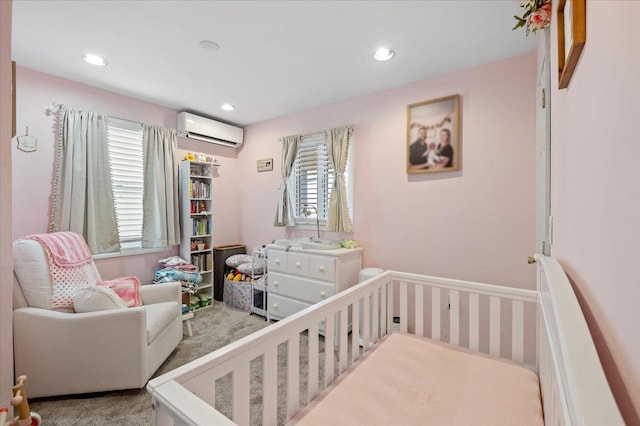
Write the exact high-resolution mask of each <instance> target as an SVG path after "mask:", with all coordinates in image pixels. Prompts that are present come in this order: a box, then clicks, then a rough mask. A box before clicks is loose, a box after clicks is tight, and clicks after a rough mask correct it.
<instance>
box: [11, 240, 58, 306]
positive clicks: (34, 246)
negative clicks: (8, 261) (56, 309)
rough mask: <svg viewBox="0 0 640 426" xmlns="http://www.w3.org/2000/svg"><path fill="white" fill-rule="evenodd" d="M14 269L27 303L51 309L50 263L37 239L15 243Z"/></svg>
mask: <svg viewBox="0 0 640 426" xmlns="http://www.w3.org/2000/svg"><path fill="white" fill-rule="evenodd" d="M13 271H14V273H15V275H16V277H17V278H18V281H19V282H20V288H21V289H22V294H23V295H24V298H25V300H26V301H27V304H28V305H29V306H31V307H33V308H42V309H51V299H52V298H53V292H52V285H51V276H50V275H49V263H48V260H47V255H46V253H45V252H44V249H43V248H42V246H41V245H40V244H39V243H38V242H37V241H34V240H18V241H15V242H14V243H13Z"/></svg>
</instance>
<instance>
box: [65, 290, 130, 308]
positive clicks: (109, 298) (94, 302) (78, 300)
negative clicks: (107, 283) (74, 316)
mask: <svg viewBox="0 0 640 426" xmlns="http://www.w3.org/2000/svg"><path fill="white" fill-rule="evenodd" d="M73 305H74V309H75V311H76V312H77V313H85V312H96V311H108V310H110V309H127V305H126V304H125V303H124V301H123V300H122V299H121V298H120V296H118V295H117V294H116V292H115V291H114V290H112V289H110V288H109V287H101V286H97V285H92V286H89V287H85V288H81V289H80V290H78V291H77V292H76V294H75V296H74V298H73Z"/></svg>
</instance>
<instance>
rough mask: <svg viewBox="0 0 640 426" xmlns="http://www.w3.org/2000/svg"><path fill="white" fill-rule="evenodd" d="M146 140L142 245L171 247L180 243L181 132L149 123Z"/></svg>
mask: <svg viewBox="0 0 640 426" xmlns="http://www.w3.org/2000/svg"><path fill="white" fill-rule="evenodd" d="M142 143H143V149H144V195H143V201H142V203H143V206H142V212H143V213H142V214H143V216H142V247H145V248H152V247H169V246H174V245H177V244H180V222H179V210H178V160H177V151H178V135H177V132H176V130H175V129H165V128H162V127H157V126H149V125H146V124H145V125H144V126H143V136H142Z"/></svg>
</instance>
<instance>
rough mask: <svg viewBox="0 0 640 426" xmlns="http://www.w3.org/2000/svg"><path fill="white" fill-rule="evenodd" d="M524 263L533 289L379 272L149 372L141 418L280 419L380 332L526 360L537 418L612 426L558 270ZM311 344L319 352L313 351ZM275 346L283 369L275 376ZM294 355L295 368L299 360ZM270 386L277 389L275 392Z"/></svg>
mask: <svg viewBox="0 0 640 426" xmlns="http://www.w3.org/2000/svg"><path fill="white" fill-rule="evenodd" d="M536 261H537V271H538V272H537V273H538V274H539V277H538V283H539V285H538V287H539V288H538V289H537V291H533V290H524V289H518V288H512V287H503V286H496V285H490V284H481V283H474V282H468V281H459V280H451V279H444V278H437V277H430V276H422V275H416V274H410V273H404V272H397V271H386V272H384V273H383V274H381V275H379V276H377V277H374V278H371V279H369V280H367V281H365V282H363V283H360V284H358V285H356V286H354V287H352V288H350V289H348V290H346V291H344V292H342V293H340V294H338V295H336V296H334V297H331V298H330V299H327V300H325V301H323V302H320V303H318V304H316V305H314V306H311V307H309V308H307V309H305V310H303V311H301V312H299V313H297V314H295V315H293V316H291V317H288V318H286V319H284V320H282V321H279V322H278V323H276V324H273V325H271V326H269V327H267V328H265V329H263V330H260V331H258V332H256V333H254V334H252V335H250V336H247V337H245V338H243V339H241V340H239V341H237V342H234V343H232V344H230V345H227V346H225V347H223V348H221V349H219V350H217V351H215V352H213V353H211V354H208V355H206V356H203V357H201V358H199V359H197V360H195V361H192V362H191V363H188V364H186V365H184V366H182V367H179V368H177V369H175V370H173V371H171V372H169V373H166V374H164V375H162V376H160V377H157V378H155V379H153V380H151V381H150V382H149V383H148V385H147V390H148V392H149V393H150V394H151V396H152V408H153V424H154V425H214V424H215V425H226V424H228V425H231V424H239V425H248V424H252V423H253V424H265V425H274V424H278V423H283V418H284V420H285V421H286V420H290V419H293V418H294V417H295V416H296V414H297V413H298V412H300V410H302V409H303V408H304V406H306V405H307V403H308V402H310V401H312V400H313V399H314V397H316V396H317V395H319V394H321V392H323V390H324V392H325V393H326V392H327V391H328V390H330V389H331V386H332V383H333V382H334V381H335V380H336V379H337V378H338V377H340V376H341V375H343V374H347V373H349V372H351V371H353V370H354V369H356V370H357V368H358V365H359V362H361V361H362V360H361V359H360V358H363V359H364V358H366V357H367V356H368V355H369V353H368V352H369V351H371V350H375V348H376V347H378V345H379V344H380V343H381V342H382V341H384V340H385V338H386V336H387V335H388V334H390V333H397V332H399V333H401V334H406V335H415V336H424V337H426V338H429V339H431V340H432V341H436V342H444V344H447V345H453V346H459V347H462V348H467V349H468V350H469V351H472V352H478V353H484V354H488V355H489V356H493V357H496V358H503V359H507V360H510V361H511V362H514V363H517V364H520V365H523V366H525V367H527V368H529V369H531V370H533V371H534V372H535V373H536V374H537V375H538V378H539V383H540V396H541V402H542V408H543V412H544V424H547V425H603V424H606V425H623V424H624V422H623V420H622V418H621V415H620V413H619V411H618V408H617V406H616V403H615V401H614V399H613V395H612V393H611V390H610V389H609V386H608V383H607V381H606V378H605V376H604V373H603V370H602V367H601V365H600V362H599V359H598V356H597V353H596V350H595V347H594V344H593V341H592V339H591V336H590V335H589V331H588V329H587V326H586V323H585V320H584V317H583V315H582V312H581V310H580V307H579V305H578V303H577V301H576V298H575V295H574V293H573V290H572V288H571V285H570V283H569V281H568V279H567V277H566V275H565V274H564V271H563V270H562V268H561V266H560V265H559V263H558V262H557V261H556V260H554V259H552V258H549V257H545V256H541V255H537V256H536ZM394 317H395V322H394ZM398 320H399V324H398ZM394 328H396V330H394ZM397 328H399V329H397ZM301 336H304V338H305V341H306V344H305V345H304V346H303V345H301V344H300V342H301ZM330 342H333V345H331V344H330ZM323 343H324V345H323V346H326V348H327V350H324V351H319V345H322V344H323ZM283 344H285V346H286V359H287V362H286V373H287V374H286V380H285V381H284V383H282V379H281V380H280V383H278V357H279V355H278V351H279V350H280V351H281V352H282V349H283V346H282V345H283ZM331 349H334V350H331ZM258 358H259V359H260V360H261V368H260V371H259V375H260V390H261V392H262V397H261V398H259V399H260V404H259V413H258V414H259V415H258V417H257V419H256V414H255V407H254V410H253V414H251V413H252V409H251V404H252V401H254V404H255V400H256V397H255V395H253V393H255V389H252V386H251V383H250V382H252V381H253V379H251V378H250V374H253V373H250V369H251V365H254V364H255V360H256V359H258ZM305 358H306V360H305V361H304V362H305V363H306V365H308V372H306V373H305V375H304V377H303V375H302V374H301V366H300V359H305ZM280 368H282V367H280ZM254 370H255V365H254ZM219 380H228V381H229V386H227V387H226V388H225V392H226V393H228V395H225V397H226V398H228V399H229V400H230V404H228V405H229V406H230V407H227V410H228V411H229V412H227V413H226V415H224V414H223V413H221V412H220V411H218V410H217V409H216V396H217V397H218V399H220V397H221V395H216V389H220V387H219V386H218V388H217V387H216V382H217V381H219ZM254 388H255V386H254ZM283 388H284V389H283ZM218 392H220V391H218ZM283 392H284V394H283ZM301 394H302V396H301ZM279 395H286V397H285V398H284V400H285V401H284V402H282V399H283V398H282V397H280V398H279ZM279 400H280V402H279ZM283 405H284V407H283ZM279 414H280V418H279Z"/></svg>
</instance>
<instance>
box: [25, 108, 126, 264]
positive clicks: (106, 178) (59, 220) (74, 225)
mask: <svg viewBox="0 0 640 426" xmlns="http://www.w3.org/2000/svg"><path fill="white" fill-rule="evenodd" d="M58 125H59V141H58V160H57V170H56V177H55V184H54V188H53V208H52V210H51V224H50V230H51V231H52V232H57V231H73V232H77V233H78V234H80V235H82V236H83V237H84V239H85V241H86V242H87V244H88V245H89V248H90V249H91V252H92V253H93V254H98V253H110V252H116V251H119V250H120V242H119V238H118V228H117V224H116V212H115V207H114V203H113V190H112V188H111V170H110V168H109V146H108V140H107V123H106V117H105V116H103V115H101V114H97V113H93V112H85V111H77V110H74V109H70V108H68V107H66V106H62V107H61V108H60V110H59V112H58ZM25 189H26V188H25Z"/></svg>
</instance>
